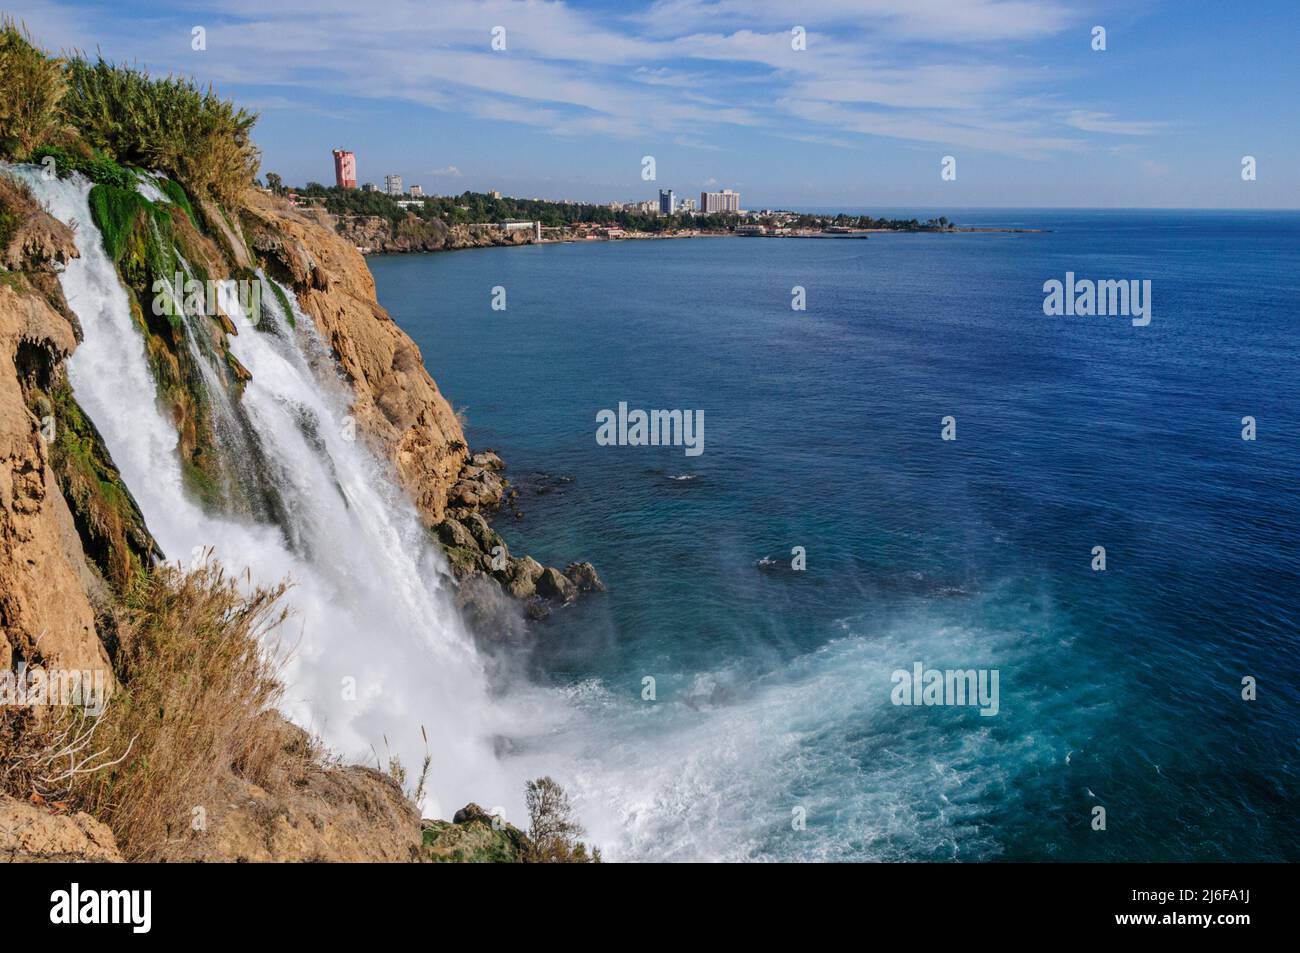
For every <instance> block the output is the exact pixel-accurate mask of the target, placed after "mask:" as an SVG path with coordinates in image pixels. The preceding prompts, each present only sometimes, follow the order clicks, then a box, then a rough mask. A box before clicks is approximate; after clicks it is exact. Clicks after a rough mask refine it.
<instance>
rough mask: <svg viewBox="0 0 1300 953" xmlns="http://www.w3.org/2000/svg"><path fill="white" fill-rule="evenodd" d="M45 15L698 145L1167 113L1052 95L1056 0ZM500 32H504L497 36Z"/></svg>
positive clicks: (506, 114)
mask: <svg viewBox="0 0 1300 953" xmlns="http://www.w3.org/2000/svg"><path fill="white" fill-rule="evenodd" d="M18 6H19V7H20V8H21V7H22V4H21V3H20V4H18ZM19 12H20V13H21V12H22V11H21V9H20V10H19ZM37 19H39V22H41V23H43V24H46V25H47V26H49V27H52V28H53V29H54V32H55V33H59V32H60V31H59V27H58V24H59V23H61V22H62V23H66V24H67V28H68V29H69V30H71V31H74V32H73V34H72V35H76V36H78V37H80V36H81V35H82V34H81V33H80V32H76V31H80V30H84V29H92V30H94V31H95V32H96V33H97V34H98V35H99V36H100V37H101V39H102V43H103V47H104V49H105V51H106V53H108V54H109V55H113V56H117V57H121V58H135V59H139V60H141V61H142V62H144V63H145V64H147V65H149V66H150V67H152V68H155V69H157V70H160V71H171V70H177V71H181V72H190V73H199V74H200V76H201V78H203V79H213V80H216V81H218V82H219V83H223V84H235V85H255V86H256V87H258V88H259V89H260V90H261V91H260V92H259V94H258V95H260V96H261V97H262V99H263V101H264V102H265V103H267V104H268V106H267V108H271V109H274V108H279V104H280V103H281V102H284V103H288V102H292V101H294V100H295V99H296V98H297V97H298V96H299V95H300V94H309V93H310V94H315V95H316V96H318V97H319V96H324V95H329V96H333V97H336V98H359V99H375V100H397V101H404V102H409V103H414V104H418V105H420V106H425V107H429V108H433V109H438V110H454V111H459V112H464V113H466V114H468V115H471V116H474V117H477V118H479V119H486V120H491V121H499V122H508V123H517V124H522V125H526V126H529V127H532V128H535V129H541V130H545V131H547V132H549V133H551V134H555V135H561V136H596V137H612V138H618V139H627V140H633V139H640V140H647V139H654V138H656V137H662V138H665V139H666V140H667V141H670V142H675V143H678V144H682V145H687V146H690V147H691V148H701V149H709V148H717V147H718V142H719V139H720V138H724V137H720V135H719V133H720V131H722V130H748V131H750V132H754V133H760V134H764V135H770V136H773V137H778V138H782V139H788V140H796V141H802V142H810V143H813V142H822V143H831V144H834V145H837V146H843V147H845V148H852V147H853V146H854V144H855V141H856V142H858V143H862V142H863V140H869V139H871V138H876V137H888V138H890V139H899V140H906V141H911V142H915V143H926V144H938V145H942V146H944V147H951V148H957V147H961V148H970V149H977V150H987V151H992V152H998V153H1003V154H1010V155H1017V156H1022V157H1028V158H1042V157H1045V156H1048V155H1051V154H1053V153H1056V152H1063V151H1074V150H1077V149H1079V148H1081V145H1082V141H1081V140H1080V139H1078V138H1076V137H1074V136H1073V135H1071V134H1064V135H1063V134H1061V132H1060V130H1061V126H1062V124H1064V126H1066V127H1068V128H1069V129H1071V130H1074V131H1077V132H1085V133H1110V134H1116V135H1133V136H1138V135H1153V134H1155V133H1156V132H1158V131H1160V129H1161V128H1162V124H1161V123H1159V122H1154V121H1141V122H1139V121H1124V120H1119V119H1116V118H1115V117H1113V116H1111V115H1110V114H1109V113H1103V112H1095V111H1089V110H1086V109H1082V108H1077V109H1073V110H1071V109H1070V108H1069V107H1070V104H1068V103H1062V102H1050V101H1049V100H1048V99H1047V98H1046V97H1043V98H1042V99H1036V97H1037V96H1038V94H1039V91H1040V88H1041V85H1042V82H1043V79H1044V76H1045V75H1050V70H1048V71H1046V72H1045V71H1044V68H1043V65H1042V64H1034V63H1033V62H1032V60H1030V59H1028V58H1027V57H1026V56H1025V55H1019V56H1014V55H1011V54H1012V52H1013V51H1015V50H1016V46H1017V44H1020V43H1028V42H1030V41H1033V40H1036V39H1039V38H1042V37H1045V36H1050V35H1052V34H1054V33H1056V32H1058V31H1060V30H1062V29H1064V28H1066V27H1067V26H1069V25H1071V23H1072V22H1073V21H1074V20H1075V19H1076V18H1075V17H1073V15H1072V14H1070V13H1069V12H1068V11H1067V10H1066V9H1065V7H1064V5H1063V4H1061V3H1058V2H1056V0H806V2H803V3H800V4H797V5H791V4H789V3H787V2H784V0H745V2H741V0H659V2H655V3H652V4H651V5H649V6H648V7H645V8H643V9H641V10H640V11H633V12H631V13H628V12H625V11H622V10H615V11H612V12H607V11H599V10H592V9H588V8H586V7H583V8H579V7H576V6H571V5H569V4H567V3H564V2H558V0H549V2H513V0H486V2H470V0H444V2H440V3H439V4H437V6H436V7H430V6H429V5H427V4H426V3H424V2H416V0H393V2H390V3H387V4H385V5H384V9H383V10H382V13H379V12H377V11H376V10H375V9H374V8H372V7H367V6H365V5H358V4H356V3H354V2H352V0H346V2H345V0H281V2H277V3H276V4H266V3H265V2H263V0H224V2H220V0H214V2H213V3H211V4H210V5H207V6H205V7H204V8H202V9H199V8H195V9H194V10H192V11H190V12H186V13H184V14H183V15H182V14H173V16H172V18H171V20H170V21H168V22H167V23H151V24H150V25H149V26H148V28H147V29H141V28H140V24H139V22H138V21H137V22H132V21H130V20H128V19H123V18H120V17H117V16H115V15H105V14H100V15H95V14H88V13H87V12H86V11H84V10H80V9H78V10H75V11H74V10H72V9H71V8H69V7H66V6H60V5H59V4H58V3H48V2H42V4H41V7H40V11H39V17H37ZM189 19H194V20H196V21H198V22H201V23H202V25H203V26H205V28H206V29H207V35H208V49H207V51H206V52H204V53H195V52H193V51H192V50H191V49H190V46H189V26H188V25H187V24H188V21H189ZM182 20H183V21H184V23H182ZM792 20H797V21H798V22H797V23H796V22H792ZM88 21H89V22H88ZM795 26H800V27H803V28H804V30H805V31H806V33H805V35H804V37H803V39H804V41H805V42H804V44H803V45H804V47H805V48H799V47H800V44H796V43H794V42H792V40H793V39H794V36H793V34H792V32H791V31H792V30H793V28H794V27H795ZM496 28H501V29H500V30H497V29H496ZM494 30H495V31H496V34H497V35H499V36H500V37H501V38H502V39H503V41H504V45H505V49H504V50H495V49H493V48H492V39H493V36H494ZM59 38H60V39H61V34H60V37H59ZM990 44H995V45H993V46H991V47H990ZM274 89H283V90H284V93H283V94H282V95H278V96H277V95H276V94H274V93H269V92H267V90H274ZM1062 109H1065V110H1066V112H1065V113H1064V114H1062ZM1053 130H1055V131H1053Z"/></svg>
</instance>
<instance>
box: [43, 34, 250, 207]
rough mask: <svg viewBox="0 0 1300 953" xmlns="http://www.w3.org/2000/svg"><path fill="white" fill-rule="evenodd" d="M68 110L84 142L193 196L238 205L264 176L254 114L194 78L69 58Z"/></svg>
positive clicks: (72, 123) (67, 113)
mask: <svg viewBox="0 0 1300 953" xmlns="http://www.w3.org/2000/svg"><path fill="white" fill-rule="evenodd" d="M65 75H66V77H67V81H68V91H67V95H66V96H64V99H63V111H64V114H65V115H66V116H67V118H68V122H69V123H70V124H71V125H72V126H73V127H74V128H75V129H76V130H77V131H78V133H79V134H80V136H81V137H82V139H83V140H84V141H85V142H86V143H87V144H88V145H90V146H91V147H92V148H95V149H102V150H104V151H105V152H107V153H109V154H111V155H113V156H115V157H116V158H117V160H118V161H119V162H122V163H125V164H128V165H134V166H139V167H141V168H146V169H156V170H158V171H160V172H165V173H166V174H167V175H169V176H171V177H172V178H175V179H177V180H178V181H180V182H181V183H183V184H184V185H185V186H186V187H187V189H188V190H189V191H190V192H191V193H195V194H199V195H209V196H211V197H213V198H215V199H217V200H218V201H221V202H223V203H226V204H232V203H233V202H234V201H235V200H236V199H238V198H239V195H240V193H241V192H242V191H243V190H244V189H245V188H246V187H247V186H248V185H249V184H250V183H251V182H252V181H253V177H254V176H255V175H256V174H257V167H258V152H257V148H256V147H255V146H254V145H253V143H252V139H251V138H250V133H251V131H252V128H253V124H254V123H255V122H256V121H257V115H256V114H255V113H249V112H246V111H245V110H243V109H239V108H237V107H236V106H235V105H234V104H233V103H231V102H229V101H227V100H224V99H222V98H221V97H219V96H218V95H217V94H216V92H215V91H214V90H213V89H212V88H211V87H208V88H207V89H203V88H202V87H200V86H199V85H198V84H197V83H195V82H193V81H192V80H189V79H184V78H178V77H172V76H169V77H167V78H166V79H154V78H152V77H151V76H149V74H147V73H145V72H143V71H140V70H135V69H131V68H130V67H127V66H122V65H120V64H114V63H109V62H107V61H105V60H104V59H103V58H100V59H97V60H96V61H95V62H91V61H90V60H87V59H82V58H79V57H78V58H75V59H72V60H69V61H68V63H67V66H66V68H65Z"/></svg>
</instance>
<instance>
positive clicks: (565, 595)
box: [537, 566, 578, 603]
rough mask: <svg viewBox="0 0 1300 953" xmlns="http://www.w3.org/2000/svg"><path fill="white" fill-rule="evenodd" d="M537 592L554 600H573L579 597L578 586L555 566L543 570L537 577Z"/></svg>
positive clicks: (566, 601)
mask: <svg viewBox="0 0 1300 953" xmlns="http://www.w3.org/2000/svg"><path fill="white" fill-rule="evenodd" d="M537 594H538V595H539V596H542V597H544V598H546V599H550V600H551V601H553V602H565V603H568V602H572V601H573V600H574V599H576V598H577V597H578V587H577V586H575V585H574V584H573V583H572V582H570V581H569V579H568V577H566V576H565V575H564V573H562V572H560V571H559V570H558V569H556V568H555V567H554V566H549V567H547V568H546V569H545V570H543V572H542V574H541V575H540V576H539V577H538V578H537Z"/></svg>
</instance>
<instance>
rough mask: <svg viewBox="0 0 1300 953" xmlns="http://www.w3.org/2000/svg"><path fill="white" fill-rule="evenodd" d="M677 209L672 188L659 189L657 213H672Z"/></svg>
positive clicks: (675, 197)
mask: <svg viewBox="0 0 1300 953" xmlns="http://www.w3.org/2000/svg"><path fill="white" fill-rule="evenodd" d="M676 211H677V196H676V195H674V194H673V190H672V189H660V190H659V214H660V215H672V214H673V213H674V212H676Z"/></svg>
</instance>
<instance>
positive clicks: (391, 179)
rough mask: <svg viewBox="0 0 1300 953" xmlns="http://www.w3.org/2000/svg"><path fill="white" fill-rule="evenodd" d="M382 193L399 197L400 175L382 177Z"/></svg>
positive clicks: (400, 189)
mask: <svg viewBox="0 0 1300 953" xmlns="http://www.w3.org/2000/svg"><path fill="white" fill-rule="evenodd" d="M384 191H385V192H387V193H388V194H389V195H401V194H402V177H401V176H400V175H386V176H384Z"/></svg>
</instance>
